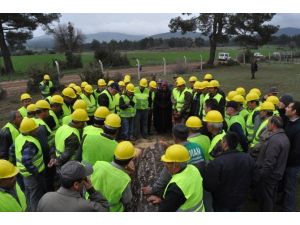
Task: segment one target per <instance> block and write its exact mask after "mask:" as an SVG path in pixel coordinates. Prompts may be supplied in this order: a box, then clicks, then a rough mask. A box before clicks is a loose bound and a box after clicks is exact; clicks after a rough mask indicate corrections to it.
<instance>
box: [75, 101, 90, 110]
mask: <svg viewBox="0 0 300 225" xmlns="http://www.w3.org/2000/svg"><path fill="white" fill-rule="evenodd" d="M73 109H74V110H76V109H83V110H85V111H86V110H87V104H86V103H85V101H83V100H82V99H77V100H76V102H74V104H73Z"/></svg>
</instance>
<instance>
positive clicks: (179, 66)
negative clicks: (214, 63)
mask: <svg viewBox="0 0 300 225" xmlns="http://www.w3.org/2000/svg"><path fill="white" fill-rule="evenodd" d="M188 71H189V66H188V64H186V65H185V63H184V62H183V61H181V60H177V62H176V65H175V67H174V68H173V70H172V72H173V73H176V74H185V73H188Z"/></svg>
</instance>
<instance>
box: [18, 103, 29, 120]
mask: <svg viewBox="0 0 300 225" xmlns="http://www.w3.org/2000/svg"><path fill="white" fill-rule="evenodd" d="M18 111H19V113H20V114H21V116H22V117H23V118H24V117H27V109H26V108H25V107H24V106H23V107H21V108H19V109H18Z"/></svg>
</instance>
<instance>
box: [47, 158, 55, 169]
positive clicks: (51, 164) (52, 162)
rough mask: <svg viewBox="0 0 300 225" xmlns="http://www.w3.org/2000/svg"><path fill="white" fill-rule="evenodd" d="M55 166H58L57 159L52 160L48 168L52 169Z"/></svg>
mask: <svg viewBox="0 0 300 225" xmlns="http://www.w3.org/2000/svg"><path fill="white" fill-rule="evenodd" d="M53 166H57V159H50V161H49V163H48V167H49V168H51V167H53Z"/></svg>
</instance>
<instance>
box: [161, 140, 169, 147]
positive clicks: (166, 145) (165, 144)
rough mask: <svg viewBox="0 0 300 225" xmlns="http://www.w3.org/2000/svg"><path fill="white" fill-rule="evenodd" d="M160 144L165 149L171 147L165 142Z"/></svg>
mask: <svg viewBox="0 0 300 225" xmlns="http://www.w3.org/2000/svg"><path fill="white" fill-rule="evenodd" d="M159 144H160V145H162V146H163V147H164V148H167V147H169V144H168V143H167V142H165V141H159Z"/></svg>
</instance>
